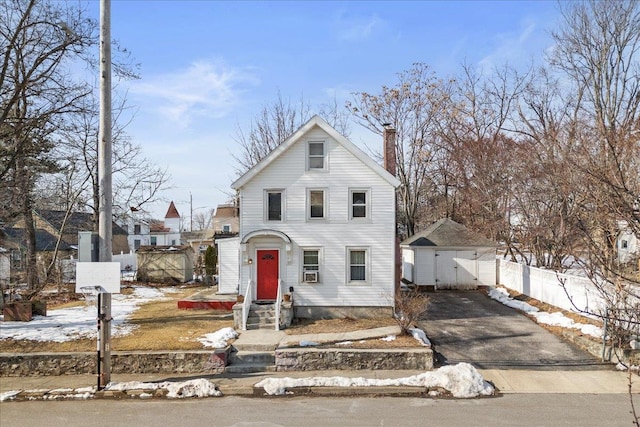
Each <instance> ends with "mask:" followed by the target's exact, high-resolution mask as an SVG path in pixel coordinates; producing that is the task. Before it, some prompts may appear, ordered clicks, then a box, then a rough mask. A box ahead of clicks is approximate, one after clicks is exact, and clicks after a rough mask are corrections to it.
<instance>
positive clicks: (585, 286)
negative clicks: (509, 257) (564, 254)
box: [497, 259, 605, 313]
mask: <svg viewBox="0 0 640 427" xmlns="http://www.w3.org/2000/svg"><path fill="white" fill-rule="evenodd" d="M497 279H498V280H497V282H498V284H501V285H503V286H505V287H507V288H509V289H513V290H514V291H518V292H520V293H522V294H525V295H528V296H530V297H531V298H535V299H537V300H538V301H542V302H546V303H547V304H551V305H554V306H556V307H559V308H563V309H565V310H570V311H586V312H592V313H593V312H600V310H601V309H602V310H604V308H605V305H604V304H603V303H602V299H601V297H600V295H599V293H598V291H597V289H595V287H594V286H593V283H591V281H590V280H589V279H586V278H584V277H580V276H572V275H570V274H562V273H556V272H554V271H550V270H543V269H541V268H536V267H530V266H528V265H525V264H518V263H515V262H510V261H506V260H504V259H500V260H499V261H498V277H497ZM563 284H564V286H563Z"/></svg>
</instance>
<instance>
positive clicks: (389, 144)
mask: <svg viewBox="0 0 640 427" xmlns="http://www.w3.org/2000/svg"><path fill="white" fill-rule="evenodd" d="M383 126H384V131H383V132H382V139H383V143H384V153H383V165H384V168H385V169H386V170H387V171H388V172H389V173H390V174H391V175H393V176H396V130H395V129H394V128H393V127H391V124H390V123H385V124H384V125H383Z"/></svg>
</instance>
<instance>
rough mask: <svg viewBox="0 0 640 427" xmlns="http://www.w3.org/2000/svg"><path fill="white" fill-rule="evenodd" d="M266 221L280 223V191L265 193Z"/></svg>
mask: <svg viewBox="0 0 640 427" xmlns="http://www.w3.org/2000/svg"><path fill="white" fill-rule="evenodd" d="M266 210H267V212H266V214H267V215H266V216H267V221H282V191H281V190H274V191H267V206H266Z"/></svg>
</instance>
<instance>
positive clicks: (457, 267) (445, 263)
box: [436, 251, 477, 289]
mask: <svg viewBox="0 0 640 427" xmlns="http://www.w3.org/2000/svg"><path fill="white" fill-rule="evenodd" d="M476 258H477V253H476V251H436V287H437V288H439V289H455V288H470V287H476V286H477V280H476V277H477V273H476V269H477V261H476Z"/></svg>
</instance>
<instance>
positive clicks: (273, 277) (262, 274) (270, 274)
mask: <svg viewBox="0 0 640 427" xmlns="http://www.w3.org/2000/svg"><path fill="white" fill-rule="evenodd" d="M257 258H258V271H257V275H258V281H257V285H258V290H257V299H259V300H275V299H276V298H277V296H278V272H279V270H280V269H279V262H278V251H277V250H276V249H268V250H259V251H258V252H257Z"/></svg>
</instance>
